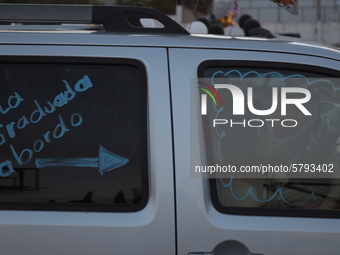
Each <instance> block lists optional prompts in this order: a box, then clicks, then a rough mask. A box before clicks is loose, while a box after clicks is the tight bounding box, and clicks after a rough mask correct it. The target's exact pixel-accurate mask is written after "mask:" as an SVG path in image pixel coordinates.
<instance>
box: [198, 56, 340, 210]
mask: <svg viewBox="0 0 340 255" xmlns="http://www.w3.org/2000/svg"><path fill="white" fill-rule="evenodd" d="M247 66H249V64H247ZM252 66H253V67H252V68H249V67H245V65H244V64H243V65H242V64H241V65H239V66H238V67H235V65H234V66H232V65H231V64H230V63H226V64H225V65H223V64H220V63H219V64H214V63H213V62H211V63H208V64H207V63H205V64H204V65H201V67H200V70H199V77H201V79H199V82H198V83H199V88H200V91H201V101H202V102H206V113H205V114H204V113H203V110H202V119H203V122H204V130H205V131H204V132H205V138H206V146H207V154H208V167H209V166H210V170H209V169H208V168H206V172H208V171H210V172H211V170H212V171H213V174H212V175H211V176H213V177H214V178H213V179H212V180H211V181H210V183H211V187H212V196H213V202H214V204H215V206H216V207H217V208H218V209H219V210H220V211H222V212H234V213H237V212H240V213H242V212H245V213H247V214H248V213H254V212H255V211H259V210H260V213H259V214H263V213H264V212H266V213H269V214H274V215H275V214H282V209H285V210H290V211H292V209H301V210H304V211H306V209H308V211H324V210H337V209H339V208H340V204H339V196H340V181H339V180H340V179H339V178H340V174H339V171H340V170H339V163H340V161H339V159H340V146H339V144H340V96H339V95H340V94H339V92H340V83H339V79H338V78H336V77H335V76H333V75H334V74H332V75H330V74H327V73H326V74H325V73H322V72H321V74H320V71H318V72H316V71H315V70H313V69H312V68H307V67H303V66H292V65H281V66H278V65H277V67H276V66H275V64H273V65H269V64H267V65H264V64H260V63H254V65H252ZM214 89H215V90H214ZM207 92H210V95H209V93H207ZM204 98H205V99H204ZM202 104H203V103H202ZM203 105H204V104H203ZM201 168H202V169H201V170H203V168H204V167H203V166H202V167H201ZM203 172H204V171H203ZM249 208H254V209H253V211H252V210H248V209H249ZM244 209H246V210H247V211H246V210H244ZM261 209H264V210H262V211H261ZM268 209H273V210H268ZM277 209H281V212H280V210H277ZM301 210H295V212H296V213H297V214H299V213H300V212H301ZM255 214H256V213H255ZM288 214H289V213H288ZM303 214H304V213H303ZM283 215H285V214H283ZM286 215H287V214H286ZM304 215H305V214H304Z"/></svg>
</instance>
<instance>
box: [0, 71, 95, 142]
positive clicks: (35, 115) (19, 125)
mask: <svg viewBox="0 0 340 255" xmlns="http://www.w3.org/2000/svg"><path fill="white" fill-rule="evenodd" d="M63 82H64V84H65V86H66V90H65V91H64V92H61V93H59V94H58V95H57V96H56V97H55V98H54V100H53V103H51V102H50V101H47V102H46V104H47V105H48V106H45V107H42V106H41V104H40V103H39V102H38V101H37V100H34V101H33V102H34V104H35V110H34V111H33V112H32V113H31V114H30V116H29V117H28V116H27V117H26V116H24V115H23V116H21V117H20V118H19V119H18V121H16V122H14V121H12V122H11V123H9V124H7V125H6V132H7V135H8V136H9V138H15V136H16V131H15V129H24V128H25V127H26V126H27V125H29V124H32V123H39V122H40V121H41V120H42V119H43V117H45V116H46V115H48V114H51V113H53V112H54V111H55V110H56V108H57V107H62V106H64V105H66V104H67V103H68V102H69V101H70V100H72V99H74V98H75V96H76V94H77V92H84V91H86V90H88V89H89V88H92V87H93V84H92V82H91V80H90V78H89V77H88V76H87V75H85V76H84V77H83V78H81V79H80V80H79V81H78V82H77V83H76V84H75V85H74V87H73V89H72V88H71V87H70V85H69V84H68V83H67V81H65V80H63ZM14 94H15V95H14V96H11V97H10V98H9V99H8V100H9V101H8V104H9V108H8V109H7V110H6V112H8V111H9V110H10V109H13V108H16V107H18V106H19V104H20V102H21V101H22V100H23V99H22V98H21V97H20V95H19V94H18V93H16V92H15V93H14ZM14 98H15V99H16V101H15V102H12V101H13V100H14ZM1 109H2V108H0V111H1ZM2 127H4V125H1V124H0V128H2ZM5 142H6V138H5V134H3V133H0V145H2V144H4V143H5Z"/></svg>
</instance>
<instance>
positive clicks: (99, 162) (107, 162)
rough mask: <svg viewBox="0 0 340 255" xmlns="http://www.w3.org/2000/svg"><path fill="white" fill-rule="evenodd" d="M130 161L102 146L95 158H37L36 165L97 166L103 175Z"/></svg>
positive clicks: (39, 166) (40, 166) (38, 166)
mask: <svg viewBox="0 0 340 255" xmlns="http://www.w3.org/2000/svg"><path fill="white" fill-rule="evenodd" d="M128 162H129V159H127V158H125V157H123V156H120V155H118V154H116V153H114V152H111V151H109V150H107V149H105V148H104V147H102V146H100V148H99V156H98V157H96V158H95V157H94V158H80V157H73V158H72V157H70V158H37V159H36V160H35V165H36V167H37V168H43V167H65V166H68V167H95V168H98V172H99V173H100V174H101V175H103V174H104V173H105V172H108V171H111V170H113V169H116V168H119V167H122V166H124V165H126V164H127V163H128Z"/></svg>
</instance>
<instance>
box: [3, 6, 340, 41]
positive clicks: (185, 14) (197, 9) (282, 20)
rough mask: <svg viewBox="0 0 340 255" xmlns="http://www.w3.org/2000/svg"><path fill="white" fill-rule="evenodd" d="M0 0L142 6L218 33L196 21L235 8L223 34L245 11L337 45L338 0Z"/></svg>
mask: <svg viewBox="0 0 340 255" xmlns="http://www.w3.org/2000/svg"><path fill="white" fill-rule="evenodd" d="M288 2H291V3H294V4H295V5H296V6H294V7H296V10H297V12H298V13H292V11H291V10H289V9H288V7H289V4H288ZM297 2H298V4H297ZM0 3H39V4H99V5H140V6H142V5H143V6H146V7H151V8H154V9H157V10H159V11H161V12H163V13H165V14H167V15H169V16H170V17H171V18H173V19H174V20H176V21H177V22H178V23H180V24H181V25H182V26H183V27H185V28H187V29H188V30H190V32H192V33H210V34H214V33H215V34H221V32H220V30H218V32H216V31H217V30H214V31H209V28H208V29H207V30H206V29H205V28H204V29H202V28H203V27H202V25H201V24H198V23H197V21H200V22H202V21H204V22H205V20H208V21H209V22H211V21H212V20H214V21H215V24H216V20H217V21H220V20H221V18H223V16H224V15H225V14H226V13H228V12H230V11H233V10H234V11H235V12H234V13H233V19H232V20H233V24H231V23H229V24H228V25H225V24H222V28H223V33H224V34H225V35H232V36H237V35H243V34H244V33H245V32H244V30H243V29H242V28H241V27H240V24H239V20H240V18H241V17H242V16H243V15H245V14H247V15H249V16H250V17H251V18H252V19H253V20H256V21H258V22H259V24H260V25H261V27H263V28H266V29H268V30H269V31H271V33H272V34H273V35H288V36H294V37H301V38H302V39H305V40H310V41H318V42H322V43H326V44H331V45H335V46H338V47H340V0H298V1H297V0H0ZM235 4H236V7H235ZM280 5H281V7H280ZM282 7H283V8H282ZM285 7H287V8H285ZM236 8H237V9H236ZM202 19H203V20H202ZM195 21H196V23H195V24H194V23H193V22H195ZM204 22H203V23H204ZM217 23H218V22H217ZM220 25H221V24H220Z"/></svg>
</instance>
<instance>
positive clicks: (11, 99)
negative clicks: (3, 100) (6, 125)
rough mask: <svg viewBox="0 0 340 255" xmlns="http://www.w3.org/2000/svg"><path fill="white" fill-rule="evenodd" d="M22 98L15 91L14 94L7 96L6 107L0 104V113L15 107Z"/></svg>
mask: <svg viewBox="0 0 340 255" xmlns="http://www.w3.org/2000/svg"><path fill="white" fill-rule="evenodd" d="M23 100H24V99H23V98H22V97H21V96H20V95H19V94H18V93H17V92H14V95H11V96H9V98H8V100H7V104H8V107H7V108H6V109H4V108H3V107H2V106H1V105H0V113H1V114H6V113H7V112H9V110H11V109H15V108H17V107H18V106H19V105H20V103H21V102H22V101H23Z"/></svg>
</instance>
